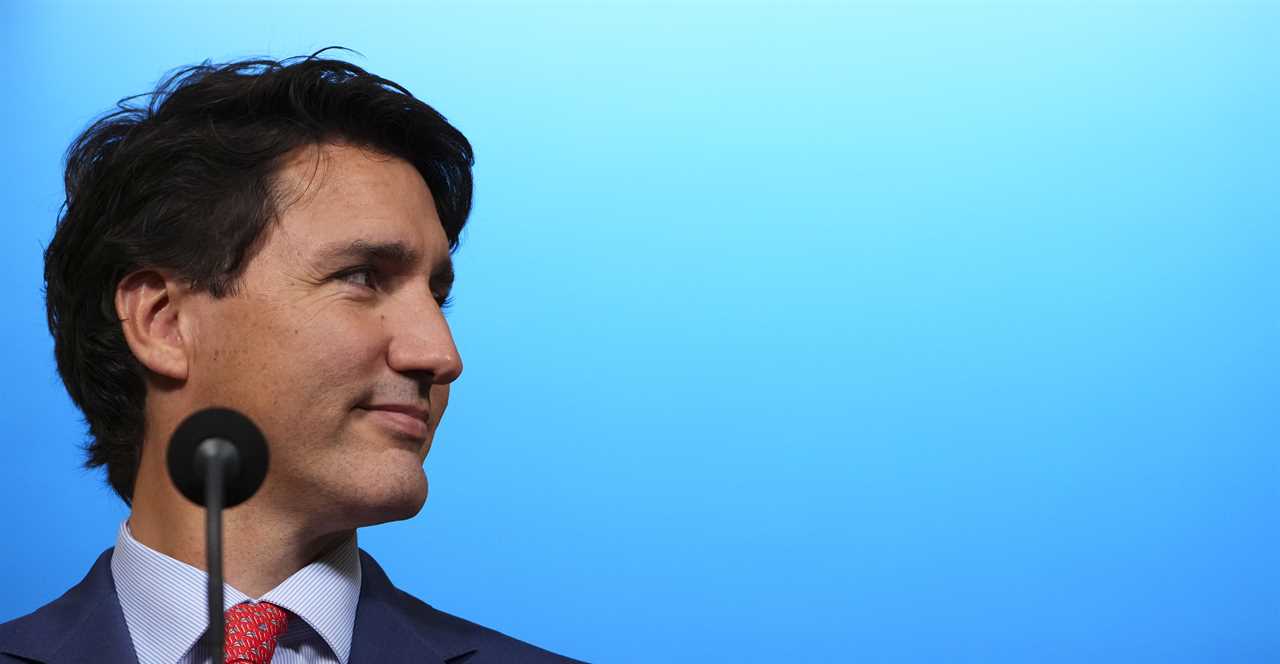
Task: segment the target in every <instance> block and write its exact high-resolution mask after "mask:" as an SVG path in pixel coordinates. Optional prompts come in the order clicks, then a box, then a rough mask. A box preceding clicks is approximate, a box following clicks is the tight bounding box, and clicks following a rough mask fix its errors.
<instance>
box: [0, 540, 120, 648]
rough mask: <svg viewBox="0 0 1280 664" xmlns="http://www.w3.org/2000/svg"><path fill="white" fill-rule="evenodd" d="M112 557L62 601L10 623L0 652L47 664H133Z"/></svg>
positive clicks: (101, 558)
mask: <svg viewBox="0 0 1280 664" xmlns="http://www.w3.org/2000/svg"><path fill="white" fill-rule="evenodd" d="M112 551H113V549H107V550H106V551H104V552H103V553H102V555H101V556H99V557H98V561H97V562H95V563H94V564H93V568H92V569H90V570H89V573H88V574H87V575H86V576H85V577H84V580H82V581H81V582H80V583H78V584H76V585H75V587H73V588H71V590H68V591H67V592H66V593H65V594H64V595H63V596H62V597H59V598H58V599H56V600H54V601H53V602H50V603H49V604H47V605H45V606H44V607H43V608H41V609H40V610H38V611H36V612H35V613H33V614H31V615H29V616H26V617H23V618H20V619H18V620H15V621H14V622H13V623H10V625H8V627H9V633H8V634H6V635H5V637H6V638H4V639H3V641H4V645H3V646H0V652H4V653H8V654H12V655H17V656H19V657H25V658H27V659H32V660H35V661H37V662H46V663H47V664H88V663H90V662H113V663H114V662H122V663H127V664H137V661H138V658H137V655H135V654H134V651H133V641H132V639H130V638H129V627H128V626H127V625H126V624H125V622H124V612H123V611H121V610H120V600H118V599H117V598H116V586H115V581H114V579H112V577H111V552H112Z"/></svg>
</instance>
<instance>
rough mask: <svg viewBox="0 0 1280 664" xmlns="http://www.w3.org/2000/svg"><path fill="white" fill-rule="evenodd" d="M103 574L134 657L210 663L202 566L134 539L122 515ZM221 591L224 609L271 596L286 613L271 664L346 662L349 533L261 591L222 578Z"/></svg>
mask: <svg viewBox="0 0 1280 664" xmlns="http://www.w3.org/2000/svg"><path fill="white" fill-rule="evenodd" d="M111 575H112V577H113V578H114V580H115V584H116V595H117V596H118V597H119V598H120V608H121V610H122V611H123V612H124V620H125V624H126V625H127V626H128V627H129V636H130V637H131V638H132V639H133V649H134V651H135V652H136V653H137V655H138V664H210V660H211V655H210V654H209V652H208V651H207V649H206V648H205V646H204V640H203V639H202V638H201V637H202V636H204V633H205V631H206V630H207V629H208V625H209V616H208V608H207V606H206V599H205V598H206V596H207V591H206V586H207V584H208V576H207V575H206V574H205V572H204V570H200V569H197V568H195V567H192V566H191V565H188V564H186V563H184V562H181V561H178V560H175V559H173V558H170V557H169V556H166V555H164V554H163V553H160V552H159V551H156V550H154V549H151V548H149V547H147V546H146V545H144V544H142V543H141V542H139V541H137V540H135V539H134V538H133V534H132V533H131V532H130V531H129V522H128V521H125V522H124V523H122V524H120V532H119V534H118V535H117V537H116V548H115V551H114V552H113V553H112V555H111ZM223 596H224V598H225V599H224V605H223V608H224V610H225V609H229V608H231V607H233V606H235V605H236V604H239V603H241V602H271V603H272V604H275V605H277V606H279V607H281V608H284V609H288V610H289V611H290V612H291V613H292V614H293V615H291V616H290V617H289V625H288V629H287V630H285V633H284V634H282V635H281V636H280V640H279V642H278V643H277V645H276V652H275V655H274V656H273V657H272V658H271V662H272V664H320V663H323V664H334V663H336V664H347V658H348V657H349V656H350V654H351V634H352V628H353V626H354V625H355V618H356V604H357V603H358V602H359V599H360V557H359V555H358V553H357V550H356V539H355V536H354V535H353V536H352V537H351V538H350V539H348V540H347V541H345V542H343V543H342V544H340V545H338V546H337V547H335V548H334V549H333V550H332V551H330V552H329V553H327V554H325V556H324V557H322V558H320V559H319V560H316V561H315V562H313V563H311V564H310V565H307V566H306V567H303V568H302V569H300V570H298V571H297V572H294V574H293V575H292V576H290V577H289V578H287V579H285V580H284V581H283V582H282V583H281V584H280V585H278V586H276V587H275V588H273V589H272V590H271V591H270V592H268V593H267V594H265V595H263V596H262V597H259V598H256V599H254V598H250V597H249V596H248V595H245V594H244V593H242V592H240V591H239V590H236V589H235V588H233V587H231V586H230V585H225V584H224V586H223Z"/></svg>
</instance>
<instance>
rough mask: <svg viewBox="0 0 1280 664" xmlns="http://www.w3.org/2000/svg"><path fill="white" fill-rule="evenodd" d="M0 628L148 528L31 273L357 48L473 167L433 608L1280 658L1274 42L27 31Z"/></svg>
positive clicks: (12, 96)
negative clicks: (238, 96)
mask: <svg viewBox="0 0 1280 664" xmlns="http://www.w3.org/2000/svg"><path fill="white" fill-rule="evenodd" d="M0 24H3V26H4V27H3V34H2V35H0V36H2V37H3V38H2V39H0V44H2V46H0V48H2V49H3V54H4V57H3V65H2V66H3V76H4V81H5V82H6V85H5V87H6V89H7V90H8V94H7V95H6V100H5V103H4V104H3V105H0V106H2V111H0V112H3V114H4V116H3V126H4V127H5V129H4V133H5V136H4V146H5V152H6V153H7V154H6V155H5V158H4V159H0V169H3V172H2V176H3V182H4V185H3V195H4V200H3V203H4V209H5V212H6V225H5V229H6V232H7V235H8V237H9V240H8V242H7V243H5V248H4V254H3V260H0V276H2V277H3V280H4V283H5V285H6V290H7V293H8V295H7V299H8V305H6V307H5V308H6V310H7V316H6V323H5V325H4V326H3V328H2V329H3V332H2V333H3V335H4V337H3V342H4V343H3V344H2V347H3V351H2V352H3V363H4V364H3V366H4V367H5V373H6V379H5V380H3V381H0V398H2V399H3V404H4V406H3V408H0V431H3V434H0V435H2V439H3V440H4V444H5V446H6V454H7V456H8V458H9V459H10V462H9V463H6V464H3V465H0V505H4V516H3V518H2V520H0V524H3V528H4V532H5V533H6V537H5V544H4V545H3V547H0V578H2V580H3V583H2V588H0V620H3V619H9V618H12V617H14V616H17V615H20V614H22V613H25V612H27V611H29V610H31V609H32V608H34V607H35V606H37V605H39V604H41V603H43V602H44V601H47V600H49V599H51V598H53V597H55V596H56V595H58V594H59V593H61V592H62V591H63V590H64V589H65V588H67V587H68V586H70V585H71V584H73V583H74V582H76V581H77V580H78V579H79V578H80V577H81V576H82V575H83V573H84V572H85V570H86V569H87V567H88V565H89V563H90V562H91V561H92V560H93V558H94V556H95V555H96V554H97V553H99V552H100V551H101V550H102V549H103V548H105V547H107V546H109V545H111V543H112V541H113V538H114V534H115V529H116V527H117V526H118V524H119V522H120V520H121V519H122V518H124V516H125V514H126V512H125V510H124V508H123V506H122V505H121V504H120V503H119V502H118V501H117V500H116V499H114V498H113V497H112V495H111V494H110V493H109V491H108V490H107V489H106V488H105V486H104V485H103V484H102V483H101V482H100V479H99V476H98V475H97V474H93V473H88V472H86V471H83V470H80V469H79V467H78V466H79V463H80V460H81V458H80V455H79V452H78V451H77V443H79V442H80V441H81V440H82V439H83V435H84V430H83V426H82V424H81V422H80V420H79V416H78V413H77V412H76V411H75V410H74V409H73V407H72V406H71V404H70V402H69V400H68V399H67V397H66V395H65V393H64V391H63V389H62V387H61V384H60V382H59V380H58V378H57V376H56V374H55V371H54V368H53V362H52V352H51V348H52V344H51V342H50V340H49V338H48V334H47V332H46V330H45V326H44V320H43V305H42V296H41V292H40V287H41V249H42V247H43V245H44V244H45V243H46V242H47V241H48V239H49V237H50V236H51V231H52V227H53V223H54V220H55V218H56V214H57V210H58V206H59V204H60V203H61V190H60V170H59V169H60V159H61V155H62V153H63V151H64V150H65V148H66V146H67V145H68V143H69V142H70V141H71V139H72V138H73V137H74V136H75V135H76V134H77V133H78V132H79V131H81V130H82V129H83V128H84V127H85V126H86V125H87V123H88V122H89V121H90V119H91V118H92V117H94V116H96V115H97V114H99V113H101V112H103V111H105V110H107V109H108V108H109V107H110V106H111V105H112V103H113V102H114V101H115V100H116V99H117V98H119V97H122V96H125V95H126V94H132V93H138V92H143V91H146V90H148V89H149V88H150V87H151V86H152V85H153V84H154V83H155V82H156V81H157V80H158V79H159V78H160V76H161V75H162V74H163V73H164V72H165V71H167V70H169V69H171V68H173V67H176V66H179V65H182V64H186V63H193V62H197V61H200V60H203V59H205V58H213V59H215V60H223V59H228V58H235V57H242V56H249V55H259V54H267V55H272V56H276V57H283V56H289V55H297V54H303V53H308V52H311V51H313V50H315V49H317V48H320V47H323V46H326V45H330V44H342V45H346V46H349V47H352V48H355V49H357V50H359V51H361V52H362V53H363V57H354V56H353V58H354V61H355V62H357V63H358V64H360V65H362V66H365V67H367V68H368V69H370V70H372V71H375V72H377V73H380V74H382V75H384V76H387V77H389V78H392V79H394V80H396V81H399V82H401V83H403V84H405V85H406V86H407V87H408V88H409V89H410V90H412V91H413V92H414V93H415V94H417V95H418V96H420V97H422V98H423V99H425V100H427V101H428V103H431V104H432V105H434V106H436V107H437V108H438V109H440V110H441V111H442V112H443V113H444V114H445V115H446V116H448V117H449V118H450V119H451V120H452V121H454V122H455V123H456V124H457V125H458V126H459V128H461V129H462V130H463V132H465V133H466V134H467V136H468V137H470V139H471V140H472V142H473V143H474V145H475V149H476V153H477V163H476V170H475V173H476V178H477V189H476V201H477V204H476V208H475V213H474V215H473V217H472V220H471V223H470V225H469V228H468V231H467V233H466V234H465V236H464V243H463V246H462V249H461V251H460V252H459V253H458V254H457V256H456V260H457V262H458V269H459V282H458V286H457V289H456V294H457V298H456V299H457V305H456V307H455V309H454V311H453V313H451V320H452V322H453V325H454V330H455V335H456V337H457V339H458V343H459V347H460V349H461V351H462V354H463V358H464V360H465V362H466V372H465V374H464V376H463V377H462V378H461V379H460V381H459V382H458V383H457V384H456V385H455V391H454V397H453V400H452V402H451V406H450V409H449V414H448V416H447V417H446V418H445V421H444V424H443V425H442V428H441V430H440V433H439V435H438V436H437V439H436V445H435V447H434V449H433V450H432V453H431V456H430V457H429V459H428V461H427V470H428V473H429V476H430V479H431V498H430V499H429V501H428V503H427V506H426V508H425V509H424V511H423V513H422V514H421V515H420V516H419V517H418V518H417V519H414V520H412V521H409V522H403V523H396V524H389V525H385V526H380V527H377V528H372V529H368V530H365V531H363V532H362V533H361V536H360V537H361V543H362V545H363V546H364V547H365V548H367V549H369V550H370V551H371V552H373V553H374V554H375V555H376V556H377V557H378V558H379V560H380V561H381V562H382V563H383V564H384V565H385V566H386V567H387V568H388V571H389V572H390V574H391V576H392V578H393V579H394V580H395V581H396V582H397V583H398V584H399V585H401V586H402V587H404V588H406V589H408V590H410V591H412V592H414V593H416V594H418V595H419V596H421V597H423V598H424V599H426V600H427V601H429V602H431V603H433V604H435V605H436V606H438V607H440V608H442V609H444V610H447V611H450V612H454V613H458V614H461V615H463V616H465V617H468V618H470V619H472V620H475V621H477V622H480V623H483V624H487V625H491V626H493V627H495V628H498V629H500V630H503V631H506V632H508V633H510V634H512V635H515V636H517V637H521V638H524V639H527V640H530V641H532V642H534V643H537V644H539V645H542V646H544V647H547V648H550V649H554V650H558V651H561V652H564V653H566V654H570V655H573V656H576V657H579V658H584V659H589V660H592V661H599V662H693V661H723V662H770V661H806V662H853V661H858V662H941V661H946V662H1080V661H1107V662H1266V661H1272V662H1274V661H1280V569H1278V567H1280V566H1278V565H1277V561H1280V553H1277V545H1280V535H1278V533H1280V518H1278V517H1277V508H1278V507H1280V489H1278V488H1277V487H1278V483H1277V476H1278V474H1280V472H1278V471H1280V450H1278V447H1277V433H1278V429H1280V415H1277V408H1276V405H1275V401H1276V398H1277V393H1278V389H1277V388H1280V377H1278V372H1277V370H1278V369H1280V361H1278V360H1280V357H1278V355H1277V349H1276V340H1277V333H1278V332H1280V291H1278V289H1277V279H1276V277H1277V270H1276V267H1275V265H1276V258H1277V252H1278V251H1280V224H1278V218H1277V212H1280V187H1277V183H1276V176H1277V173H1280V123H1278V122H1277V102H1278V101H1280V94H1278V92H1277V89H1278V88H1277V83H1280V67H1278V66H1277V65H1278V63H1280V59H1278V58H1277V56H1278V55H1280V51H1278V49H1277V46H1276V44H1277V43H1280V4H1276V3H1267V4H1229V3H1216V2H1215V3H1177V4H1156V3H1141V4H1110V3H1099V4H1092V5H1090V6H1083V5H1076V4H1041V3H1028V4H1022V5H1014V4H1001V5H985V4H955V3H935V4H898V3H894V4H875V5H870V4H859V5H854V4H848V5H844V4H842V5H835V4H806V5H789V6H786V7H784V6H783V5H781V4H777V3H768V4H761V3H757V4H739V3H729V2H715V3H711V2H703V3H693V4H684V3H679V4H676V3H643V4H641V3H605V4H599V5H597V4H594V3H593V4H586V3H583V4H557V5H552V6H535V5H532V4H524V3H518V4H517V3H507V4H495V3H475V4H473V3H467V4H463V3H457V4H454V3H449V4H444V3H438V4H437V3H422V4H413V5H409V4H405V5H376V4H375V5H369V4H365V3H360V6H359V7H357V3H343V4H331V5H320V4H317V3H307V4H297V5H285V4H282V3H270V4H269V6H265V7H264V6H260V5H257V4H253V5H251V4H222V5H214V4H205V5H202V6H200V7H196V6H194V4H193V6H192V7H190V8H173V7H170V6H168V5H167V4H161V3H158V2H156V3H146V4H128V3H111V4H96V3H74V4H56V3H46V2H41V3H14V2H6V3H3V4H0Z"/></svg>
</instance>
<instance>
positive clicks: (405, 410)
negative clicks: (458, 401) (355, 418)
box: [361, 404, 431, 441]
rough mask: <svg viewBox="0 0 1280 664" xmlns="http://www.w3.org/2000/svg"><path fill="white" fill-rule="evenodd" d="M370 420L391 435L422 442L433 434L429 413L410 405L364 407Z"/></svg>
mask: <svg viewBox="0 0 1280 664" xmlns="http://www.w3.org/2000/svg"><path fill="white" fill-rule="evenodd" d="M361 408H363V409H364V410H365V411H367V412H368V413H369V416H370V418H372V419H373V420H374V421H376V422H377V423H378V424H379V425H381V426H382V427H384V428H386V429H388V430H390V431H391V433H393V434H396V435H398V436H401V437H404V438H412V439H413V440H417V441H422V440H425V439H426V438H427V435H428V434H429V433H430V432H431V429H430V427H429V426H428V425H427V422H428V420H429V419H430V415H429V414H428V411H427V410H425V409H423V408H419V407H418V406H414V405H410V404H371V405H367V406H362V407H361Z"/></svg>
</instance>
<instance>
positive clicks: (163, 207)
mask: <svg viewBox="0 0 1280 664" xmlns="http://www.w3.org/2000/svg"><path fill="white" fill-rule="evenodd" d="M326 50H327V49H326ZM321 53H323V51H320V52H318V53H316V54H313V55H311V56H307V57H299V58H290V59H286V60H282V61H274V60H243V61H238V62H230V63H226V64H211V63H209V62H208V61H206V62H205V63H204V64H201V65H196V66H193V67H187V68H184V69H181V70H179V71H177V72H176V73H174V74H172V75H170V76H169V77H168V78H166V79H165V80H164V81H163V82H162V83H161V84H160V85H159V87H157V88H156V90H155V91H153V92H151V93H148V94H144V95H138V96H136V97H129V98H126V99H123V100H121V101H120V102H119V104H118V105H117V109H116V110H114V111H113V112H111V113H109V114H107V115H105V116H104V117H102V118H101V119H99V120H97V121H96V122H95V123H93V124H92V125H91V126H90V127H89V128H88V129H87V130H85V132H84V133H83V134H82V135H81V136H80V137H79V138H77V139H76V140H75V142H74V143H72V145H71V147H70V149H69V150H68V151H67V165H66V190H67V199H66V203H65V205H64V206H63V208H62V214H61V216H60V218H59V219H58V225H57V230H56V231H55V233H54V236H53V240H52V241H51V242H50V243H49V246H48V247H47V248H46V249H45V253H44V260H45V273H44V278H45V304H46V307H47V314H48V318H49V332H50V333H51V334H52V335H53V341H54V355H55V356H56V358H57V362H58V373H59V374H61V376H62V381H63V383H64V384H65V385H66V387H67V392H68V393H70V395H71V399H72V400H73V401H74V402H75V404H76V406H78V407H79V408H80V410H81V411H82V412H83V413H84V418H85V422H86V424H87V425H88V428H89V440H88V441H87V443H86V445H85V452H86V454H87V457H88V458H87V460H86V462H85V466H86V467H88V468H96V467H99V466H104V465H105V466H106V467H107V481H108V482H109V483H110V485H111V487H112V488H113V489H114V490H115V492H116V493H117V494H119V495H120V497H121V498H123V499H124V501H125V503H130V502H131V501H132V497H133V486H134V478H135V476H136V475H137V470H138V463H139V459H140V457H141V447H142V436H143V427H144V418H143V406H144V404H145V401H146V381H145V376H146V371H145V369H144V367H143V366H142V365H141V363H139V362H138V360H137V358H135V357H134V356H133V353H132V352H131V351H130V350H129V346H128V344H127V343H126V342H125V338H124V333H123V331H122V329H121V324H120V319H119V317H118V316H117V314H116V309H115V291H116V288H117V286H118V284H119V282H120V279H121V278H123V277H124V276H126V275H127V274H129V273H130V272H133V271H136V270H138V269H143V268H161V269H168V270H171V271H173V272H174V273H175V274H176V275H178V276H179V277H180V278H182V279H184V280H186V281H188V282H189V283H190V285H191V286H192V287H193V288H195V289H197V290H201V291H205V292H208V293H210V294H211V295H213V296H214V297H224V296H226V295H229V294H233V293H234V292H235V288H236V285H237V282H238V279H239V277H240V275H241V274H242V273H243V270H244V267H245V265H246V264H247V262H248V261H249V260H251V259H252V257H253V254H254V252H255V251H256V249H257V246H258V244H259V240H260V239H261V237H262V236H263V231H264V230H265V229H266V228H267V225H268V224H269V223H271V222H272V221H273V220H274V219H276V218H277V217H278V215H279V213H280V212H281V211H282V210H281V209H279V208H280V207H281V202H280V201H278V200H277V196H276V195H275V193H274V190H275V188H274V179H275V176H276V175H277V174H278V172H279V170H280V168H281V165H282V163H283V159H284V158H285V157H286V156H287V155H288V154H289V153H291V152H293V151H294V150H296V149H297V148H300V147H304V146H307V145H317V144H321V143H326V142H345V143H352V144H356V145H360V146H362V147H367V148H369V149H372V150H375V151H378V152H382V153H386V154H388V155H391V156H395V157H400V158H402V159H404V160H405V161H407V162H409V163H410V164H412V165H413V166H414V167H415V168H417V170H418V172H419V173H421V174H422V177H423V179H424V180H425V181H426V183H427V186H428V187H429V188H430V190H431V194H432V196H433V198H434V199H435V205H436V210H437V212H438V214H439V216H440V220H441V222H442V223H443V225H444V231H445V235H446V237H447V238H448V240H449V248H450V250H451V251H452V250H454V249H456V248H457V245H458V235H459V234H460V233H461V231H462V227H463V225H464V224H465V223H466V220H467V215H468V213H469V212H470V210H471V166H472V164H473V158H472V152H471V145H470V143H468V142H467V139H466V138H465V137H464V136H463V135H462V133H461V132H459V131H458V130H457V129H456V128H454V127H453V126H452V125H450V124H449V123H448V121H446V120H445V119H444V117H443V116H441V115H440V114H439V113H437V112H436V111H435V110H434V109H432V108H431V107H430V106H428V105H427V104H425V103H423V102H421V101H419V100H418V99H415V98H414V97H413V95H411V94H410V93H409V91H408V90H406V89H405V88H403V87H401V86H400V85H398V84H396V83H393V82H391V81H388V80H386V79H384V78H381V77H378V76H375V75H373V74H370V73H368V72H366V71H364V70H363V69H361V68H360V67H357V66H355V65H352V64H350V63H347V62H342V61H340V60H331V59H325V58H321V57H319V56H320V54H321Z"/></svg>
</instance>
